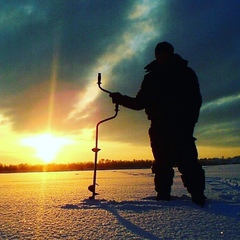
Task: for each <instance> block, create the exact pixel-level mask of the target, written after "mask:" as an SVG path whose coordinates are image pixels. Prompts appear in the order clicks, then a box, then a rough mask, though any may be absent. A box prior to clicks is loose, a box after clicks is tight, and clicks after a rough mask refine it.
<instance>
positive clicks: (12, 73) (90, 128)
mask: <svg viewBox="0 0 240 240" xmlns="http://www.w3.org/2000/svg"><path fill="white" fill-rule="evenodd" d="M239 10H240V2H239V1H233V0H230V1H223V0H216V1H214V0H211V1H205V0H202V1H190V0H183V1H167V0H165V1H164V0H161V1H154V0H142V1H140V0H133V1H124V0H122V1H117V2H116V1H107V0H98V1H94V0H87V1H84V0H79V1H75V0H68V1H64V0H51V1H45V0H41V1H40V0H29V1H27V0H22V1H14V0H11V1H0V29H1V38H0V48H1V56H0V63H1V65H0V66H1V67H0V86H1V87H0V98H1V101H0V120H1V126H0V134H1V136H2V137H1V142H0V144H1V146H2V148H1V149H0V162H1V159H3V160H2V161H4V159H8V162H16V161H17V160H16V159H17V158H16V156H14V153H16V152H17V151H20V152H22V151H23V149H22V150H21V149H20V147H19V146H18V144H17V140H16V139H20V138H22V137H24V136H25V135H26V136H27V135H28V136H31V135H36V134H39V133H42V132H45V131H53V132H55V133H56V134H58V135H61V136H70V137H71V138H73V139H75V141H80V142H81V143H82V142H84V141H85V140H86V138H87V140H86V141H89V142H91V141H94V134H95V132H94V130H95V124H96V122H97V121H98V120H101V119H102V118H104V117H108V116H109V114H110V115H111V114H112V113H113V112H114V106H113V105H112V103H111V99H110V98H108V96H107V94H105V93H103V92H101V91H100V90H99V89H98V87H97V84H96V82H97V74H98V72H101V73H102V82H103V87H105V88H107V89H109V90H111V91H119V92H121V93H123V94H126V95H130V96H135V95H136V93H137V92H138V90H139V88H140V85H141V82H142V80H143V77H144V74H145V72H144V66H145V65H147V64H148V63H149V62H150V61H152V60H153V59H154V48H155V46H156V44H157V43H158V42H161V41H169V42H170V43H172V44H173V46H174V48H175V52H176V53H178V54H180V55H181V56H182V57H183V58H185V59H187V60H188V61H189V66H190V67H192V68H193V69H194V70H195V72H196V74H197V75H198V78H199V83H200V88H201V92H202V96H203V106H202V109H201V114H200V119H199V122H198V124H197V126H196V130H195V136H196V138H197V139H198V141H197V144H198V146H199V154H200V157H208V156H209V157H213V156H218V157H219V156H220V157H221V156H225V157H228V156H234V155H239V154H240V120H239V119H240V111H239V109H240V108H239V107H240V68H239V66H240V41H239V40H240V31H239V29H240V15H239ZM148 127H149V121H148V120H147V118H146V116H145V114H144V111H141V112H134V111H132V110H128V109H124V108H123V107H121V108H120V112H119V116H118V118H117V119H115V120H114V121H111V122H109V123H106V124H104V125H103V126H102V127H101V135H100V139H101V141H103V142H104V143H106V145H104V146H106V148H107V147H108V146H109V147H110V148H111V151H110V150H109V149H106V150H105V154H106V155H103V156H102V157H103V158H114V159H120V158H128V155H127V154H126V153H125V155H121V154H122V152H126V151H127V152H128V151H130V152H131V154H130V155H129V158H130V159H132V158H141V156H143V158H146V157H149V158H151V153H150V151H149V150H146V151H147V154H146V155H144V154H143V155H141V153H142V151H141V150H140V149H143V150H144V151H145V149H149V140H148V135H147V129H148ZM86 132H87V134H86ZM86 136H87V137H86ZM93 144H94V143H93ZM6 146H8V147H6ZM84 146H87V145H84V144H82V149H83V148H84V149H85V148H86V147H84ZM128 147H129V148H128ZM80 148H81V147H80ZM6 149H7V150H6ZM13 149H14V150H13ZM114 149H115V151H114ZM121 149H122V150H121ZM124 149H125V150H124ZM133 149H135V150H133ZM84 151H86V149H85V150H84ZM135 152H136V154H135ZM137 152H138V153H139V154H138V153H137ZM76 154H80V156H82V157H80V158H79V160H82V159H81V158H84V159H86V158H87V160H90V159H88V158H89V156H88V155H86V153H85V152H84V153H82V152H81V150H79V152H76ZM90 154H91V152H90ZM10 155H11V157H9V156H10ZM13 156H14V157H13ZM76 159H77V158H72V159H69V161H70V162H71V161H76ZM21 161H22V160H21Z"/></svg>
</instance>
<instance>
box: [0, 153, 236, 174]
mask: <svg viewBox="0 0 240 240" xmlns="http://www.w3.org/2000/svg"><path fill="white" fill-rule="evenodd" d="M199 161H200V163H201V164H202V165H203V166H206V165H221V164H239V163H240V156H236V157H233V158H223V157H222V158H204V159H200V160H199ZM151 165H152V160H132V161H130V160H109V159H101V160H99V162H98V164H97V168H98V169H99V170H109V169H143V168H151ZM93 167H94V163H93V162H78V163H66V164H62V163H61V164H56V163H49V164H43V165H41V164H37V165H29V164H26V163H24V164H23V163H22V164H18V165H11V164H10V165H6V164H1V163H0V173H21V172H56V171H84V170H93Z"/></svg>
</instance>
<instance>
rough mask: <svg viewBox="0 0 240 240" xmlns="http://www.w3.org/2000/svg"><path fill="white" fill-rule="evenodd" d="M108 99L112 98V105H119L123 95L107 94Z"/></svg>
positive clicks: (117, 93)
mask: <svg viewBox="0 0 240 240" xmlns="http://www.w3.org/2000/svg"><path fill="white" fill-rule="evenodd" d="M109 97H111V98H112V102H113V103H116V104H120V105H121V102H122V99H123V95H122V94H121V93H119V92H116V93H110V94H109Z"/></svg>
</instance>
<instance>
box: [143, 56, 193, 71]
mask: <svg viewBox="0 0 240 240" xmlns="http://www.w3.org/2000/svg"><path fill="white" fill-rule="evenodd" d="M187 65H188V61H187V60H185V59H183V58H182V57H181V56H180V55H178V54H173V57H172V58H171V59H170V60H169V62H168V63H166V64H164V65H162V66H166V67H168V66H170V67H186V66H187ZM160 66H161V65H159V64H158V62H157V60H153V61H152V62H150V63H149V64H148V65H147V66H146V67H144V69H145V71H146V72H151V71H153V70H157V69H159V67H160Z"/></svg>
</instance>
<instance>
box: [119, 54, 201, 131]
mask: <svg viewBox="0 0 240 240" xmlns="http://www.w3.org/2000/svg"><path fill="white" fill-rule="evenodd" d="M187 64H188V62H187V61H186V60H184V59H182V58H181V57H180V56H179V55H177V54H174V55H173V57H172V59H171V60H170V61H169V62H168V63H167V64H164V65H159V64H158V63H157V61H156V60H155V61H153V62H151V63H150V64H148V65H147V66H146V67H145V69H146V71H147V74H146V75H145V77H144V80H143V82H142V85H141V89H140V91H139V92H138V94H137V96H136V98H131V97H128V96H124V97H123V99H122V102H121V104H122V105H123V106H125V107H127V108H131V109H135V110H141V109H145V111H146V114H147V116H148V119H149V120H151V121H152V122H155V123H159V124H163V125H175V126H179V125H180V126H184V125H185V126H187V125H188V126H189V125H191V126H194V125H195V123H196V122H197V121H198V116H199V110H200V107H201V104H202V97H201V93H200V89H199V83H198V78H197V76H196V74H195V72H194V71H193V70H192V69H191V68H189V67H188V66H187Z"/></svg>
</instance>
